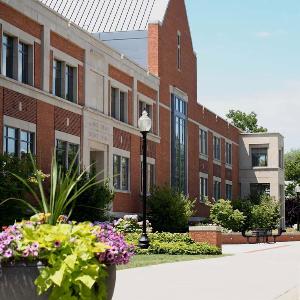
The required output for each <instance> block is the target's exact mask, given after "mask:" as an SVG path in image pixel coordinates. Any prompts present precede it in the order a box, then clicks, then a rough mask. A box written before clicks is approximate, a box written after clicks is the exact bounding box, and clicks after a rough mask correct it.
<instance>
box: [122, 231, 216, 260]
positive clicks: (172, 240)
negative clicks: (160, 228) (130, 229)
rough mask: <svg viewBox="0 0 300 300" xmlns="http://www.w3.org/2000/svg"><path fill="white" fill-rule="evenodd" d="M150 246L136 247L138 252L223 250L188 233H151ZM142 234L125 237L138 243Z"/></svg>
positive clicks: (163, 252) (165, 252)
mask: <svg viewBox="0 0 300 300" xmlns="http://www.w3.org/2000/svg"><path fill="white" fill-rule="evenodd" d="M148 237H149V240H150V247H149V248H148V249H146V250H145V249H140V248H138V247H136V250H135V251H136V253H137V254H170V255H183V254H185V255H218V254H221V250H220V249H219V248H218V247H216V246H211V245H208V244H205V243H203V244H200V243H195V242H194V241H193V240H192V239H191V238H190V237H189V235H188V234H187V233H169V232H161V233H150V234H149V235H148ZM139 238H140V235H139V234H137V233H132V234H127V235H126V236H125V239H126V241H127V242H128V243H131V244H134V245H135V246H137V245H138V240H139Z"/></svg>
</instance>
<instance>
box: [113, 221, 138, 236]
mask: <svg viewBox="0 0 300 300" xmlns="http://www.w3.org/2000/svg"><path fill="white" fill-rule="evenodd" d="M115 228H116V230H117V231H118V232H120V233H123V234H126V233H135V232H136V233H141V232H142V228H141V226H140V225H139V223H138V221H137V220H135V219H119V220H117V221H116V222H115Z"/></svg>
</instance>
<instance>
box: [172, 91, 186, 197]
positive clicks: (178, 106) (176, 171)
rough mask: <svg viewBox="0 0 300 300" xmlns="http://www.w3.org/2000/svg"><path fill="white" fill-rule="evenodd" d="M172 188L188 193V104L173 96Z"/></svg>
mask: <svg viewBox="0 0 300 300" xmlns="http://www.w3.org/2000/svg"><path fill="white" fill-rule="evenodd" d="M172 100H173V101H172V145H171V149H172V162H171V165H172V177H171V178H172V187H173V188H175V189H177V190H178V191H182V192H186V173H187V170H186V118H187V117H186V115H187V104H186V102H185V101H184V100H182V99H180V98H179V97H177V96H175V95H172Z"/></svg>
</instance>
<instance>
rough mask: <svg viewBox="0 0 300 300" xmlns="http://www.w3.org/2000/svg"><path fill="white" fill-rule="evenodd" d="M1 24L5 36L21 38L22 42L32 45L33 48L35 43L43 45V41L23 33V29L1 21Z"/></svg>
mask: <svg viewBox="0 0 300 300" xmlns="http://www.w3.org/2000/svg"><path fill="white" fill-rule="evenodd" d="M0 24H2V32H3V33H4V34H6V33H7V34H8V35H11V36H12V37H16V38H19V40H20V41H21V42H24V43H26V44H30V45H31V46H33V45H34V42H37V43H39V44H41V40H40V39H38V38H36V37H34V36H32V35H30V34H29V33H27V32H25V31H23V30H22V29H20V28H18V27H15V26H14V25H12V24H10V23H8V22H6V21H4V20H3V19H0Z"/></svg>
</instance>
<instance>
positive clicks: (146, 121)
mask: <svg viewBox="0 0 300 300" xmlns="http://www.w3.org/2000/svg"><path fill="white" fill-rule="evenodd" d="M151 125H152V121H151V119H150V118H149V117H148V113H147V111H146V110H144V111H143V113H142V116H141V117H140V118H139V122H138V126H139V129H140V131H141V132H149V131H150V130H151Z"/></svg>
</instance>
